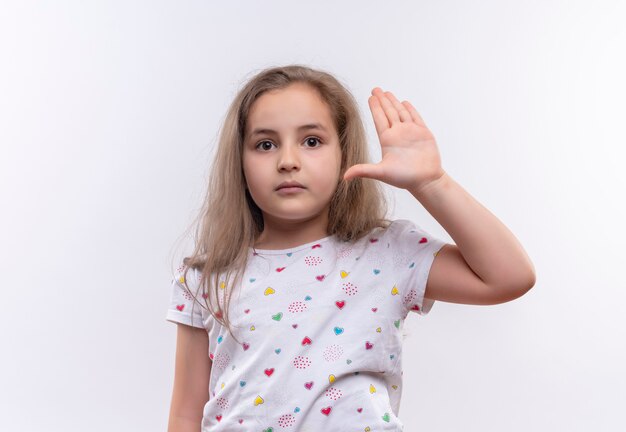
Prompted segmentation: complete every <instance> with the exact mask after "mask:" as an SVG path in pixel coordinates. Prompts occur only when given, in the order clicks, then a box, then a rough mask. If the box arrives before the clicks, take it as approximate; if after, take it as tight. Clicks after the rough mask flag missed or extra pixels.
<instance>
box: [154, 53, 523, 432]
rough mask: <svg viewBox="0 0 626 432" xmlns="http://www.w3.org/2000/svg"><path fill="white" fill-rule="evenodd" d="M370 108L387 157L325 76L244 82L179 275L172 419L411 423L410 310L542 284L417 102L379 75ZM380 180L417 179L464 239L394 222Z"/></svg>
mask: <svg viewBox="0 0 626 432" xmlns="http://www.w3.org/2000/svg"><path fill="white" fill-rule="evenodd" d="M368 103H369V108H370V109H371V112H372V116H373V119H374V124H375V127H376V131H377V133H378V137H379V140H380V145H381V149H382V161H381V162H379V163H378V164H370V163H368V160H369V157H368V151H367V144H366V134H365V131H364V128H363V124H362V122H361V119H360V117H359V111H358V106H357V104H356V103H355V100H354V98H353V97H352V95H351V94H350V92H349V91H348V90H346V88H344V86H342V84H340V83H339V82H338V81H337V79H335V78H334V77H333V76H332V75H330V74H328V73H326V72H323V71H319V70H314V69H311V68H308V67H304V66H300V65H290V66H285V67H275V68H270V69H266V70H263V71H262V72H260V73H258V74H257V75H256V76H254V77H253V78H252V79H251V80H250V81H249V82H248V83H247V84H246V85H245V86H244V87H243V89H241V90H240V91H239V93H238V94H237V95H236V97H235V99H234V101H233V102H232V104H231V106H230V108H229V110H228V114H227V116H226V118H225V121H224V125H223V128H222V130H221V135H220V139H219V145H218V149H217V154H216V157H215V160H214V163H213V166H212V170H211V177H210V182H209V185H208V191H207V195H206V199H205V203H204V206H203V209H202V212H201V214H200V215H199V218H200V223H199V224H198V225H197V231H196V245H195V250H194V251H193V254H192V255H191V256H190V257H187V258H185V259H184V260H183V263H182V265H180V267H179V268H178V270H177V272H176V274H175V275H174V280H173V281H172V298H171V304H170V306H169V309H168V311H167V316H166V319H167V320H169V321H172V322H176V323H179V325H178V330H177V348H176V370H175V378H174V389H173V395H172V403H171V410H170V418H169V431H170V432H174V431H187V430H189V431H191V430H194V431H197V430H198V428H199V427H200V428H201V430H202V431H259V432H261V431H263V432H270V431H271V432H277V431H281V430H289V431H319V430H326V431H377V430H388V431H392V430H393V431H399V430H402V429H403V422H402V421H401V420H400V419H399V418H398V417H397V416H398V408H399V405H400V396H401V392H402V384H403V383H402V328H403V323H404V320H405V319H406V317H407V315H408V313H409V312H410V311H413V312H416V313H417V314H419V315H426V314H427V313H428V312H429V311H430V309H431V308H432V306H433V303H434V301H435V300H441V301H446V302H454V303H465V304H480V305H489V304H497V303H503V302H507V301H510V300H513V299H515V298H517V297H519V296H521V295H523V294H524V293H525V292H527V291H528V290H529V289H530V288H531V287H532V286H533V285H534V283H535V271H534V267H533V265H532V263H531V261H530V259H529V258H528V256H527V255H526V253H525V251H524V250H523V248H522V246H521V245H520V244H519V243H518V241H517V240H516V238H515V237H514V235H513V234H512V233H511V232H510V231H509V230H508V229H507V228H506V227H505V226H504V225H503V224H502V223H501V222H500V221H499V220H498V219H497V218H496V217H495V216H494V215H492V214H491V213H490V212H489V211H488V210H487V209H486V208H485V207H483V206H482V205H481V204H480V203H478V202H477V201H476V200H475V199H474V198H472V197H471V196H470V195H469V194H468V193H467V192H466V191H465V190H464V189H462V188H461V186H460V185H458V184H457V183H456V182H455V181H454V180H453V179H452V178H451V177H450V176H449V175H448V174H447V173H446V172H445V171H444V170H443V168H442V166H441V162H440V157H439V152H438V149H437V145H436V142H435V138H434V136H433V134H432V133H431V132H430V131H429V130H428V128H427V127H426V125H425V124H424V121H423V120H422V118H421V117H420V115H419V114H418V112H417V111H416V110H415V108H414V107H413V106H412V105H411V104H410V103H409V102H407V101H403V102H399V101H398V99H396V97H395V96H394V95H393V94H392V93H391V92H383V91H382V90H381V89H380V88H378V87H377V88H375V89H374V90H373V91H372V96H370V97H369V100H368ZM379 181H382V182H385V183H387V184H390V185H392V186H395V187H398V188H404V189H407V190H408V191H410V192H411V194H412V195H413V196H414V197H415V198H416V199H417V200H419V202H420V203H421V204H422V205H423V206H424V207H425V208H426V210H427V211H428V212H429V213H430V214H431V215H432V216H433V217H434V218H435V219H436V220H437V221H438V222H439V223H440V224H441V226H442V227H443V228H444V229H445V230H446V231H447V232H448V233H449V234H450V236H451V237H452V238H453V239H454V241H455V243H456V244H447V243H445V242H443V241H442V240H440V239H437V238H435V237H433V236H432V235H430V234H429V233H427V232H426V231H424V230H423V229H422V228H421V227H419V226H418V225H416V224H415V223H413V222H411V221H409V220H403V219H400V220H395V221H390V220H387V219H385V214H386V203H385V200H384V195H383V192H382V189H381V188H380V185H381V184H380V182H379ZM231 300H232V301H231Z"/></svg>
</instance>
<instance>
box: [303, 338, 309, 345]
mask: <svg viewBox="0 0 626 432" xmlns="http://www.w3.org/2000/svg"><path fill="white" fill-rule="evenodd" d="M302 345H311V339H309V337H308V336H305V338H304V339H302Z"/></svg>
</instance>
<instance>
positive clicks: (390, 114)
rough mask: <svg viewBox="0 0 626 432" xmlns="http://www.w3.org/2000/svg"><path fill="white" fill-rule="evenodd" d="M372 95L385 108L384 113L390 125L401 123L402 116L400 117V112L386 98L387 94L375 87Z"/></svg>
mask: <svg viewBox="0 0 626 432" xmlns="http://www.w3.org/2000/svg"><path fill="white" fill-rule="evenodd" d="M372 94H373V95H374V96H376V97H377V98H378V101H379V102H380V105H381V106H382V107H383V111H384V112H385V115H386V116H387V119H388V120H389V124H390V125H393V124H394V123H399V122H400V116H398V111H396V109H395V108H394V107H393V104H392V103H391V101H390V100H389V99H388V98H387V96H385V93H383V91H382V90H381V88H380V87H375V88H374V90H372Z"/></svg>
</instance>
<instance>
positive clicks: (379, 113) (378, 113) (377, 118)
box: [367, 96, 390, 136]
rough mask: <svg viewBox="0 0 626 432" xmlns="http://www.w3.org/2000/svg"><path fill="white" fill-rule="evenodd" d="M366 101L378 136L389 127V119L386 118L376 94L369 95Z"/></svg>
mask: <svg viewBox="0 0 626 432" xmlns="http://www.w3.org/2000/svg"><path fill="white" fill-rule="evenodd" d="M367 103H368V105H369V106H370V110H371V111H372V117H373V118H374V126H376V133H378V136H381V135H382V133H383V132H384V131H386V130H387V129H389V126H390V125H389V120H387V116H386V115H385V112H384V111H383V107H381V106H380V102H379V101H378V98H377V97H376V96H370V97H369V98H368V99H367Z"/></svg>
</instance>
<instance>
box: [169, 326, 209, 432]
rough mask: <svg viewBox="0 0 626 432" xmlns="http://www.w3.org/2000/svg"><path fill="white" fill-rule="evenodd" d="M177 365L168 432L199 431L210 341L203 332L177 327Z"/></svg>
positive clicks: (188, 327)
mask: <svg viewBox="0 0 626 432" xmlns="http://www.w3.org/2000/svg"><path fill="white" fill-rule="evenodd" d="M177 327H178V329H177V334H176V366H175V371H174V388H173V391H172V402H171V406H170V416H169V424H168V429H167V430H168V432H192V431H193V432H198V431H200V427H201V423H202V413H203V409H204V405H205V404H206V402H207V401H208V400H209V377H210V376H211V366H212V362H211V359H210V358H209V354H208V353H209V338H208V335H207V331H206V330H205V329H201V328H197V327H191V326H188V325H185V324H181V323H179V324H177Z"/></svg>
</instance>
